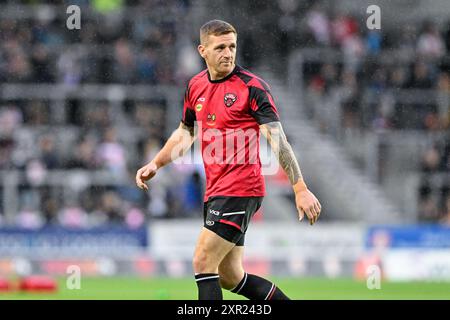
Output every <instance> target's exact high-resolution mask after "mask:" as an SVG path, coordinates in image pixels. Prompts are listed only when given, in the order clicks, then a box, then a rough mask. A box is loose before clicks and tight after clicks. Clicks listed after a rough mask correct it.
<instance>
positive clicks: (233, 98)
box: [223, 93, 237, 108]
mask: <svg viewBox="0 0 450 320" xmlns="http://www.w3.org/2000/svg"><path fill="white" fill-rule="evenodd" d="M223 100H224V102H225V105H226V106H227V107H228V108H229V107H231V106H232V105H233V103H234V102H235V101H236V100H237V96H236V95H235V94H234V93H227V94H226V95H225V97H224V98H223Z"/></svg>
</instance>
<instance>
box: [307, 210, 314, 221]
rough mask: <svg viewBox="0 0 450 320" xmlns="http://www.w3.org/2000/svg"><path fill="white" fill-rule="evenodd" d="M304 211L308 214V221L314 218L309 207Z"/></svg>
mask: <svg viewBox="0 0 450 320" xmlns="http://www.w3.org/2000/svg"><path fill="white" fill-rule="evenodd" d="M305 212H306V215H307V216H308V219H309V220H310V221H312V220H314V214H313V212H312V211H311V209H310V208H308V209H306V210H305Z"/></svg>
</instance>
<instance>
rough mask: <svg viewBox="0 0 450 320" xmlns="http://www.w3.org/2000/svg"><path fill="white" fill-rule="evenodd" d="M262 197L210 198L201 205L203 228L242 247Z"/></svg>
mask: <svg viewBox="0 0 450 320" xmlns="http://www.w3.org/2000/svg"><path fill="white" fill-rule="evenodd" d="M262 201H263V197H227V196H216V197H210V198H209V199H208V201H207V202H205V203H204V205H203V222H204V224H203V226H204V227H205V228H206V229H208V230H211V231H212V232H214V233H216V234H217V235H219V236H220V237H222V238H224V239H225V240H228V241H230V242H233V243H235V244H236V245H237V246H243V245H244V241H245V232H246V231H247V228H248V225H249V223H250V219H251V218H252V217H253V215H254V214H255V212H256V211H258V209H259V208H260V207H261V204H262Z"/></svg>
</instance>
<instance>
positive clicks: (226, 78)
mask: <svg viewBox="0 0 450 320" xmlns="http://www.w3.org/2000/svg"><path fill="white" fill-rule="evenodd" d="M239 69H241V67H240V66H238V65H235V66H234V69H233V71H231V72H230V73H229V74H228V75H227V76H226V77H224V78H222V79H218V80H211V77H210V75H209V71H207V72H206V74H207V75H208V80H209V82H211V83H220V82H224V81H227V80H228V79H230V78H231V77H232V76H233V75H234V74H235V73H236V72H237V71H238V70H239Z"/></svg>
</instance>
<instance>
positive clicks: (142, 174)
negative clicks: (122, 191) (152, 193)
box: [136, 161, 158, 190]
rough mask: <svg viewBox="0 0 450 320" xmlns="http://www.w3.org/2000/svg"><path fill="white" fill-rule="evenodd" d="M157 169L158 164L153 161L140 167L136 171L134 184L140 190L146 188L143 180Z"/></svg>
mask: <svg viewBox="0 0 450 320" xmlns="http://www.w3.org/2000/svg"><path fill="white" fill-rule="evenodd" d="M157 170H158V166H157V165H156V164H155V163H154V162H153V161H151V162H150V163H148V164H146V165H145V166H143V167H142V168H140V169H139V170H138V171H137V173H136V185H137V186H138V187H139V188H140V189H142V190H148V186H147V185H146V184H145V181H148V180H150V179H151V178H153V177H154V176H155V174H156V171H157Z"/></svg>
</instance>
